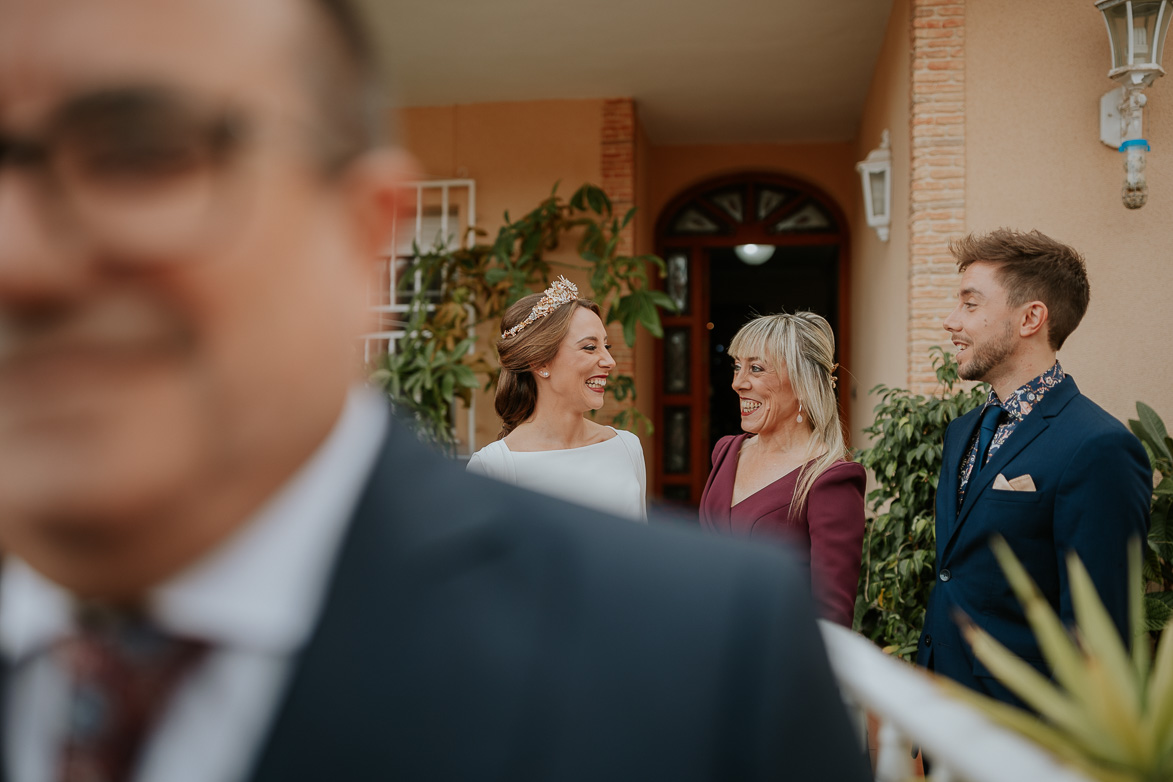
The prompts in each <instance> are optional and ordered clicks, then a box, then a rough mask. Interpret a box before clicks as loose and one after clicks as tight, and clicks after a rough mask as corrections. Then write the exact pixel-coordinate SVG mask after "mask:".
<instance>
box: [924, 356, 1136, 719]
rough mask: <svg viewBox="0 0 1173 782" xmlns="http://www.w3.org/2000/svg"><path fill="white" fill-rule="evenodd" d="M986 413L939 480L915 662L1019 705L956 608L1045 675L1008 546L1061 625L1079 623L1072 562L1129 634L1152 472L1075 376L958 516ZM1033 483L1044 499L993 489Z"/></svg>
mask: <svg viewBox="0 0 1173 782" xmlns="http://www.w3.org/2000/svg"><path fill="white" fill-rule="evenodd" d="M980 415H981V413H980V410H974V411H972V412H970V413H967V414H966V415H964V416H962V417H961V418H958V419H957V420H956V421H954V422H953V423H951V424H950V425H949V428H948V429H947V430H946V432H945V448H944V453H943V460H942V467H941V476H940V480H939V481H938V482H937V581H936V583H935V584H934V587H933V592H932V595H931V597H930V599H929V607H928V612H927V614H926V615H925V627H924V631H923V633H922V634H921V638H920V648H919V650H918V652H917V662H918V663H919V664H920V665H923V666H926V667H928V668H931V669H933V670H935V671H936V672H937V673H940V674H943V675H945V676H948V677H949V678H951V679H954V680H956V681H958V682H960V683H962V684H964V685H966V686H967V687H970V688H972V689H974V690H977V691H979V692H983V693H986V694H987V695H991V696H993V697H996V698H998V699H999V700H1003V701H1005V702H1008V703H1018V700H1017V699H1016V698H1015V697H1014V696H1013V695H1012V694H1011V693H1010V692H1009V691H1007V690H1006V689H1005V688H1004V687H1003V686H1002V685H1001V684H1000V683H999V682H997V681H995V680H994V679H993V678H991V676H990V674H989V671H988V670H986V668H985V666H983V665H982V664H981V663H980V662H979V661H978V660H976V659H975V658H974V655H973V652H972V651H971V649H970V648H969V646H968V645H967V644H966V643H965V641H964V640H963V639H962V637H961V633H960V628H959V625H958V623H957V621H956V615H957V612H958V610H960V611H961V612H963V613H964V614H965V615H966V616H968V617H969V618H970V619H972V620H973V621H974V622H975V623H976V624H977V625H979V626H980V627H982V628H983V629H985V630H987V631H988V632H989V633H990V634H991V635H993V637H994V638H996V639H997V640H998V641H1000V642H1001V643H1003V644H1004V645H1005V646H1007V647H1008V648H1009V649H1010V650H1011V651H1013V652H1015V653H1016V654H1018V655H1019V656H1020V657H1022V658H1023V659H1025V660H1027V661H1028V662H1030V663H1031V664H1032V665H1034V666H1035V667H1036V668H1038V669H1039V670H1040V671H1044V672H1046V670H1047V667H1046V663H1045V662H1044V661H1043V658H1042V654H1041V652H1040V651H1039V647H1038V644H1037V643H1036V642H1035V639H1034V635H1033V634H1032V633H1031V630H1030V626H1029V625H1028V624H1027V622H1026V619H1025V617H1024V615H1023V612H1022V609H1021V607H1020V606H1019V604H1018V601H1017V600H1016V599H1015V597H1014V593H1013V592H1012V590H1011V589H1010V585H1009V584H1008V583H1007V581H1006V579H1005V577H1004V576H1003V575H1002V570H1001V568H1000V567H999V566H998V562H997V560H996V559H995V558H994V554H993V551H992V550H991V549H990V546H989V541H990V537H991V536H992V535H993V534H994V533H998V534H1000V535H1002V536H1003V537H1004V538H1006V541H1007V542H1008V543H1009V544H1010V547H1011V548H1012V549H1013V550H1014V553H1015V555H1016V556H1017V557H1018V559H1019V560H1020V561H1021V562H1022V564H1023V566H1024V567H1025V568H1026V570H1027V572H1028V573H1029V574H1030V575H1031V577H1032V578H1033V579H1034V580H1035V583H1036V584H1038V586H1039V589H1040V590H1041V591H1042V593H1043V595H1045V596H1046V598H1047V600H1048V601H1049V602H1050V603H1051V605H1052V607H1053V608H1054V609H1055V610H1056V611H1057V612H1058V613H1059V615H1060V618H1061V619H1062V620H1063V621H1064V622H1065V623H1067V624H1072V623H1073V622H1074V612H1073V609H1072V604H1071V592H1070V589H1069V588H1068V579H1067V561H1066V558H1067V554H1068V552H1070V551H1074V552H1075V553H1077V554H1078V555H1079V557H1080V559H1082V560H1083V564H1084V565H1085V566H1087V569H1088V572H1089V573H1090V574H1091V577H1092V579H1093V581H1094V582H1095V584H1096V587H1097V588H1098V589H1099V591H1100V596H1101V597H1102V598H1103V600H1104V604H1105V606H1106V607H1107V609H1108V611H1109V613H1110V614H1111V615H1112V618H1113V620H1114V621H1115V623H1116V626H1117V628H1118V629H1119V630H1120V633H1121V635H1122V636H1123V637H1124V638H1126V639H1127V638H1128V637H1129V631H1128V589H1129V588H1130V585H1129V582H1128V565H1127V558H1126V544H1127V541H1128V540H1129V539H1130V538H1132V537H1134V536H1140V537H1141V538H1142V539H1143V538H1144V536H1145V535H1146V534H1147V531H1148V524H1149V503H1150V499H1151V496H1152V469H1151V468H1150V466H1149V460H1148V456H1147V455H1146V454H1145V451H1144V448H1143V447H1142V446H1141V444H1140V441H1139V440H1137V439H1136V437H1135V436H1134V435H1133V434H1132V433H1131V432H1129V431H1128V430H1127V429H1126V428H1125V427H1124V426H1123V425H1122V424H1121V423H1120V422H1119V421H1117V420H1116V419H1115V418H1113V417H1112V416H1110V415H1108V413H1106V412H1105V411H1104V410H1103V409H1101V408H1100V407H1099V406H1098V405H1096V404H1095V403H1094V402H1092V401H1091V400H1090V399H1088V398H1087V397H1085V396H1083V395H1082V394H1081V393H1079V389H1078V388H1077V387H1076V385H1075V380H1074V379H1072V378H1071V377H1070V376H1068V377H1067V378H1066V379H1065V380H1064V381H1063V382H1062V383H1060V384H1059V385H1058V386H1056V387H1055V388H1054V389H1052V390H1051V391H1049V392H1048V393H1047V395H1046V396H1045V397H1043V399H1042V401H1041V402H1039V403H1038V404H1037V405H1036V406H1035V408H1034V409H1033V410H1032V411H1031V412H1030V414H1029V415H1027V416H1026V418H1025V419H1024V420H1023V421H1022V422H1021V423H1019V424H1018V426H1017V428H1016V429H1015V430H1014V432H1013V433H1012V434H1011V435H1010V437H1009V438H1008V439H1007V440H1006V442H1005V443H1004V444H1003V445H1002V447H1001V448H999V449H998V450H997V451H996V452H995V453H994V455H993V456H991V457H990V460H989V462H987V463H986V465H985V466H984V467H983V468H982V470H981V473H980V474H978V475H977V476H976V477H975V478H972V479H971V481H970V484H969V487H968V489H967V491H966V496H965V502H964V504H963V505H962V506H961V509H960V511H959V510H958V508H957V487H958V480H959V478H958V476H959V473H960V469H961V460H962V459H964V458H965V454H966V450H967V448H968V447H969V443H970V441H971V438H972V437H973V435H974V432H976V431H977V428H978V423H979V418H980ZM999 473H1001V474H1003V475H1004V476H1005V477H1006V478H1007V480H1013V479H1014V478H1017V477H1019V476H1022V475H1029V476H1031V479H1032V480H1033V481H1034V484H1035V489H1036V491H1033V492H1021V491H1004V490H996V489H994V488H993V483H994V479H995V478H996V477H997V476H998V474H999Z"/></svg>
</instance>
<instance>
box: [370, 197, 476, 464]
mask: <svg viewBox="0 0 1173 782" xmlns="http://www.w3.org/2000/svg"><path fill="white" fill-rule="evenodd" d="M403 189H404V190H405V191H406V192H407V194H408V196H407V198H406V199H405V200H407V201H408V202H410V201H411V196H412V194H414V206H411V205H410V203H409V205H408V206H407V208H405V209H404V210H402V211H401V212H400V213H399V214H398V215H397V216H396V220H395V223H394V225H393V227H392V231H391V242H390V244H389V245H388V247H387V249H386V251H385V252H384V253H383V255H382V256H381V257H380V259H379V265H378V267H377V270H376V274H375V279H374V281H373V282H372V284H371V285H370V286H369V288H368V293H367V306H368V307H369V308H370V309H371V310H372V311H373V312H375V313H376V316H377V318H378V326H377V327H376V329H375V331H372V332H369V333H367V334H363V335H362V340H363V360H364V361H365V362H366V363H368V364H369V363H371V362H372V361H374V360H376V359H377V358H378V357H379V355H381V354H383V353H391V354H394V353H395V350H396V344H397V343H398V341H399V340H400V339H402V338H403V337H404V336H406V334H407V332H406V328H407V313H408V310H409V308H410V306H411V301H412V299H413V297H414V296H416V295H417V294H420V293H423V294H425V295H430V296H431V297H433V298H436V297H438V296H439V293H440V292H439V291H435V292H428V291H422V290H421V289H422V287H423V280H422V279H421V278H420V274H419V272H418V271H417V272H416V273H415V277H414V279H413V280H412V281H411V282H410V283H409V284H408V285H406V286H403V285H401V279H400V277H401V275H402V273H403V271H404V270H405V269H406V268H407V265H408V263H409V262H410V260H411V258H412V256H413V254H414V252H413V247H415V246H418V247H419V248H420V249H421V250H423V251H428V250H430V249H433V248H441V249H450V248H453V247H454V246H457V245H458V244H459V243H460V242H461V241H462V240H463V241H465V242H466V243H467V246H468V247H472V246H473V244H474V243H475V241H476V237H475V236H474V234H473V232H472V230H470V229H472V228H473V226H475V225H476V205H477V199H476V182H475V181H474V180H472V179H438V180H430V181H426V182H408V183H405V184H404V185H403ZM427 306H428V309H429V310H432V309H434V308H435V304H428V305H427ZM468 333H469V336H474V330H473V329H472V328H470V329H469V330H468ZM453 404H454V405H455V402H454V403H453ZM465 426H466V427H467V432H464V433H461V434H464V436H463V437H462V438H461V444H460V447H459V448H458V454H457V455H458V456H461V457H464V458H467V457H468V456H471V455H472V453H473V452H474V451H475V450H476V405H469V407H468V411H467V420H466V422H465Z"/></svg>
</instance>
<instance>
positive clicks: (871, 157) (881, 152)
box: [855, 130, 892, 242]
mask: <svg viewBox="0 0 1173 782" xmlns="http://www.w3.org/2000/svg"><path fill="white" fill-rule="evenodd" d="M855 170H856V171H858V172H859V176H860V179H861V180H862V181H863V205H864V210H865V212H866V213H867V218H868V227H870V228H875V229H876V233H877V234H878V235H879V237H880V241H881V242H886V241H888V226H890V225H891V224H892V150H891V146H890V144H889V138H888V131H887V130H885V131H884V132H883V133H882V134H881V135H880V146H879V147H877V148H876V149H873V150H872V151H871V152H869V153H868V156H867V157H866V158H864V159H863V160H862V161H861V162H859V163H856V164H855Z"/></svg>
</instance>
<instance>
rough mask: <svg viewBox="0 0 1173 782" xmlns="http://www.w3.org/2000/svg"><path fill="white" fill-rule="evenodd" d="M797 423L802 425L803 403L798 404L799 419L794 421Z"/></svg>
mask: <svg viewBox="0 0 1173 782" xmlns="http://www.w3.org/2000/svg"><path fill="white" fill-rule="evenodd" d="M794 421H795V423H799V424H801V423H802V402H799V403H798V418H795V419H794Z"/></svg>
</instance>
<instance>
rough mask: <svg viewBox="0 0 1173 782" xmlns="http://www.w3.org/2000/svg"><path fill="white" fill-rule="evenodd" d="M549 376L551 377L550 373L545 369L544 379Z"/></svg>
mask: <svg viewBox="0 0 1173 782" xmlns="http://www.w3.org/2000/svg"><path fill="white" fill-rule="evenodd" d="M549 376H550V373H549V372H547V371H546V370H544V369H543V370H542V377H549Z"/></svg>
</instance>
